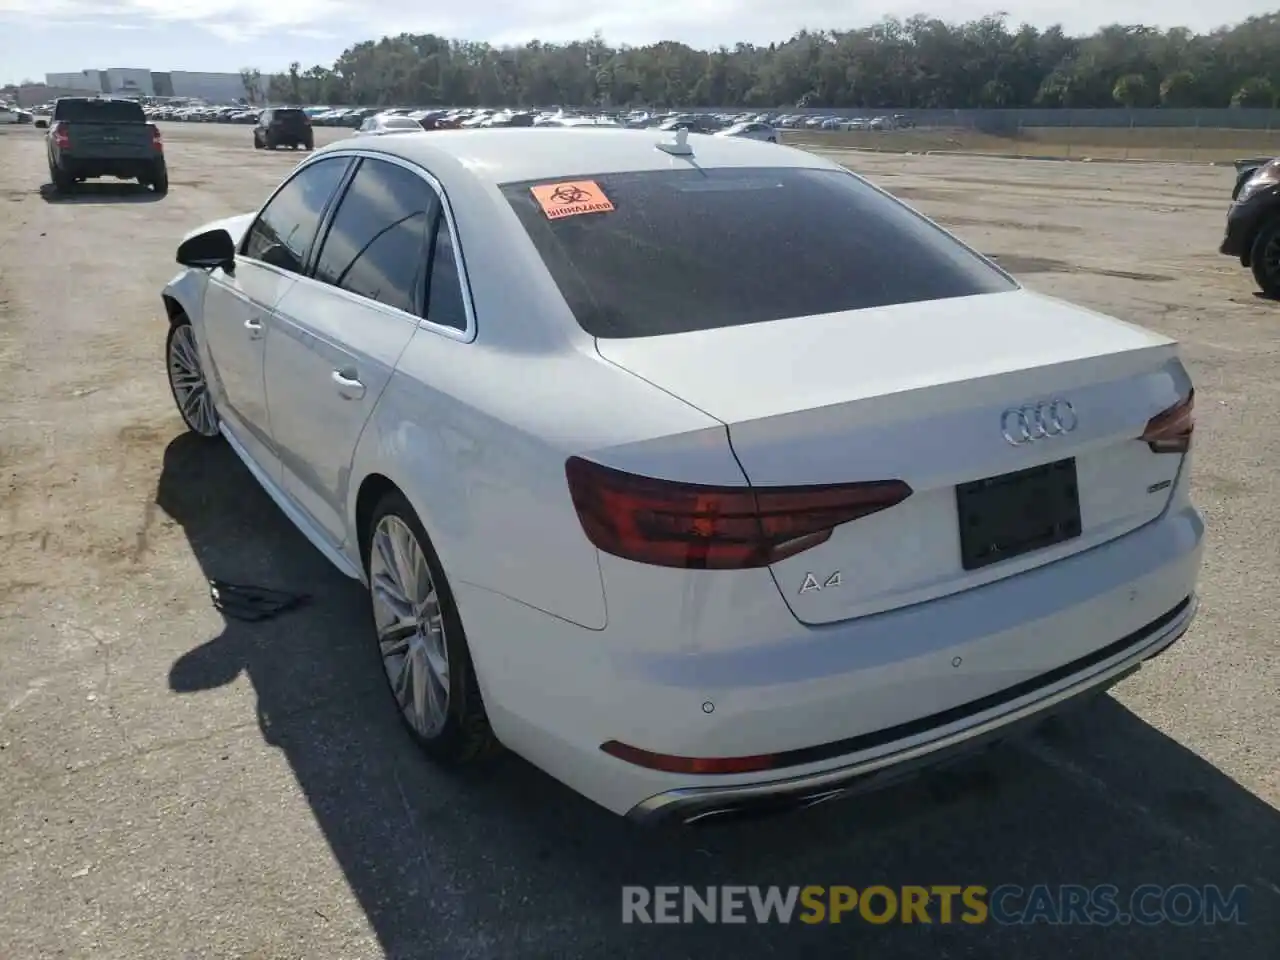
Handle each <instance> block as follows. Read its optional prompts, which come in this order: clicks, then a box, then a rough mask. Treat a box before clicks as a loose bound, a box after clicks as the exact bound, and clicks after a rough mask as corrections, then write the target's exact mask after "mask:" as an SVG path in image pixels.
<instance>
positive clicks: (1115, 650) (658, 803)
mask: <svg viewBox="0 0 1280 960" xmlns="http://www.w3.org/2000/svg"><path fill="white" fill-rule="evenodd" d="M1197 606H1198V600H1197V598H1196V597H1195V595H1192V596H1189V597H1187V598H1186V599H1184V600H1183V601H1182V602H1181V603H1179V604H1178V605H1177V606H1176V607H1174V608H1173V609H1172V610H1170V611H1169V612H1168V613H1166V614H1164V615H1162V616H1160V617H1158V618H1157V619H1156V620H1155V621H1153V622H1152V623H1150V624H1148V625H1147V626H1145V627H1143V628H1142V629H1141V630H1138V631H1136V632H1135V633H1133V634H1130V635H1128V636H1126V637H1123V638H1121V639H1120V640H1119V641H1117V642H1116V643H1113V644H1111V645H1109V646H1107V647H1104V648H1102V650H1099V651H1098V652H1097V653H1095V654H1090V655H1089V656H1088V657H1085V658H1082V660H1081V661H1075V662H1073V663H1070V664H1067V665H1066V666H1065V667H1063V668H1061V670H1060V671H1055V674H1049V675H1046V676H1044V677H1040V678H1037V679H1036V680H1034V681H1031V682H1029V683H1028V684H1025V685H1022V686H1028V687H1032V688H1034V689H1031V690H1028V691H1026V692H1025V693H1021V695H1020V692H1019V689H1018V688H1011V689H1010V690H1006V691H1002V692H1001V693H1000V694H997V695H995V696H993V697H991V698H988V699H989V700H1000V701H1003V702H1002V703H1000V704H993V705H985V704H983V703H982V702H979V703H974V704H968V705H966V706H965V707H964V708H962V710H963V711H965V712H969V713H970V714H971V715H972V716H978V717H982V718H983V719H980V720H977V721H975V722H973V723H972V724H971V725H969V726H965V727H961V728H960V729H954V728H953V729H951V731H950V732H949V733H946V734H943V735H940V736H938V737H936V738H934V739H926V740H924V741H923V742H917V743H915V744H914V745H913V746H910V747H905V748H903V749H900V750H896V751H892V752H889V753H884V754H880V755H879V756H876V757H874V758H872V759H869V760H865V761H862V762H858V763H852V764H849V765H848V766H842V767H839V768H837V769H834V770H824V771H821V772H818V773H811V774H808V775H806V776H799V777H791V778H787V779H780V780H770V781H766V782H763V783H750V784H740V785H735V786H725V787H716V786H703V787H685V788H677V789H674V790H668V791H666V792H664V793H660V794H656V795H655V796H652V797H649V798H648V799H646V800H644V801H642V802H641V803H638V804H636V805H635V806H634V807H632V808H631V809H630V810H629V811H628V812H627V817H628V819H631V820H633V821H636V822H639V823H646V824H656V823H664V822H679V823H685V824H689V823H696V822H699V821H704V820H708V819H711V818H718V817H725V816H732V815H734V814H737V813H742V812H747V811H752V810H760V809H799V808H804V807H810V806H814V805H816V804H819V803H825V802H827V801H829V800H836V799H840V798H843V797H848V796H853V795H856V794H858V793H864V792H867V791H870V790H876V789H881V788H883V787H885V786H888V785H890V784H892V783H895V782H898V781H901V780H903V779H905V778H908V777H911V776H913V775H916V774H918V773H920V772H922V771H924V770H928V769H931V768H934V767H937V766H941V765H944V764H946V763H948V762H951V761H954V760H958V759H961V758H963V757H965V756H968V755H970V754H972V753H973V752H975V751H977V750H979V749H982V748H984V747H986V746H989V745H990V744H992V743H993V742H997V741H999V740H1003V739H1005V738H1007V737H1009V736H1011V735H1015V734H1016V733H1018V732H1021V730H1022V729H1023V728H1025V727H1028V726H1030V725H1032V724H1035V723H1039V722H1041V721H1042V720H1043V719H1044V718H1045V717H1046V716H1048V715H1049V714H1051V713H1053V712H1055V711H1056V710H1058V709H1061V708H1063V707H1065V706H1067V705H1069V704H1071V703H1072V702H1073V701H1075V700H1077V699H1078V698H1080V697H1084V696H1088V695H1090V694H1095V693H1101V692H1103V691H1105V690H1106V689H1108V688H1109V687H1111V686H1114V685H1115V684H1117V683H1119V682H1120V681H1121V680H1123V679H1124V678H1125V677H1127V676H1129V675H1130V674H1132V673H1134V672H1135V671H1136V670H1138V668H1139V667H1140V666H1141V665H1142V664H1143V662H1144V661H1147V660H1150V659H1152V658H1154V657H1157V656H1159V655H1160V654H1161V653H1163V652H1164V651H1165V650H1167V649H1168V648H1169V647H1170V646H1172V645H1173V644H1174V642H1176V641H1177V640H1178V639H1179V638H1180V637H1181V636H1182V635H1183V634H1184V633H1186V631H1187V628H1188V627H1189V626H1190V625H1191V621H1192V620H1193V619H1194V617H1195V613H1196V608H1197ZM1059 673H1060V674H1064V675H1065V676H1057V674H1059ZM954 712H958V711H947V712H946V713H944V714H939V715H936V716H931V717H925V718H922V720H921V721H919V722H917V723H913V724H909V725H904V726H909V727H917V726H918V725H921V724H927V725H929V726H930V727H933V728H946V727H952V725H953V723H954V719H953V718H949V717H948V714H951V713H954ZM918 734H919V731H918V730H904V731H902V732H901V735H900V739H907V738H909V737H912V736H913V735H917V736H918ZM884 736H887V737H891V738H894V739H898V738H899V735H898V734H897V733H896V732H895V730H892V729H891V730H886V731H882V732H881V734H880V735H875V737H874V738H875V739H881V738H882V737H884ZM858 739H872V738H858ZM850 746H851V747H852V749H851V750H850V751H849V752H851V753H853V752H857V751H858V750H859V749H861V750H866V749H869V748H873V747H874V746H877V744H874V743H871V744H867V745H862V746H859V745H857V744H851V745H850Z"/></svg>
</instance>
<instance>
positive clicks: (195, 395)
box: [164, 316, 221, 440]
mask: <svg viewBox="0 0 1280 960" xmlns="http://www.w3.org/2000/svg"><path fill="white" fill-rule="evenodd" d="M164 355H165V366H166V367H168V370H169V390H170V391H171V392H172V393H173V402H174V403H176V404H177V405H178V413H179V414H180V415H181V416H182V422H183V423H185V424H186V425H187V429H188V430H190V431H191V432H192V433H194V434H196V435H197V436H200V437H204V438H205V439H206V440H214V439H217V438H218V437H219V436H221V434H220V433H219V432H218V411H217V410H216V409H214V406H213V396H212V395H211V394H210V393H209V382H208V380H206V379H205V375H204V367H203V365H202V364H201V363H200V351H199V349H198V348H197V345H196V332H195V329H194V328H193V327H192V326H191V321H190V320H188V319H187V318H186V317H185V316H184V317H179V318H178V320H177V321H176V322H175V323H172V324H170V326H169V336H168V338H167V339H166V340H165V345H164Z"/></svg>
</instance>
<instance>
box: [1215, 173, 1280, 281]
mask: <svg viewBox="0 0 1280 960" xmlns="http://www.w3.org/2000/svg"><path fill="white" fill-rule="evenodd" d="M1236 171H1237V176H1236V188H1235V190H1234V191H1232V194H1231V207H1230V208H1229V209H1228V211H1227V228H1226V230H1225V231H1224V232H1223V235H1222V245H1221V246H1220V247H1219V248H1218V252H1219V253H1223V254H1226V255H1227V256H1229V257H1238V258H1239V259H1240V263H1241V265H1242V266H1246V267H1249V268H1251V269H1252V270H1253V278H1254V280H1256V281H1257V283H1258V286H1259V288H1261V290H1262V292H1263V293H1265V294H1266V295H1267V296H1268V297H1272V298H1273V299H1280V158H1278V159H1275V160H1270V161H1268V160H1265V159H1258V160H1237V161H1236Z"/></svg>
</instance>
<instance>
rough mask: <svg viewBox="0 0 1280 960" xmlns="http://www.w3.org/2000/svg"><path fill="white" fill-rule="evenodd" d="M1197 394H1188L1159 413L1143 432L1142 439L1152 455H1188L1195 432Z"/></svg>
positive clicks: (1192, 392)
mask: <svg viewBox="0 0 1280 960" xmlns="http://www.w3.org/2000/svg"><path fill="white" fill-rule="evenodd" d="M1195 408H1196V392H1195V390H1194V389H1192V391H1191V392H1190V393H1188V394H1187V398H1186V399H1185V400H1179V401H1178V402H1177V403H1175V404H1174V405H1173V406H1172V407H1170V408H1169V409H1168V410H1165V411H1164V412H1163V413H1157V414H1156V415H1155V416H1154V417H1152V418H1151V420H1150V421H1149V422H1148V423H1147V428H1146V429H1145V430H1143V431H1142V439H1143V440H1145V441H1146V443H1147V446H1148V447H1150V448H1151V452H1152V453H1186V452H1187V451H1188V450H1189V449H1191V434H1192V432H1193V431H1194V430H1195V426H1196V418H1195Z"/></svg>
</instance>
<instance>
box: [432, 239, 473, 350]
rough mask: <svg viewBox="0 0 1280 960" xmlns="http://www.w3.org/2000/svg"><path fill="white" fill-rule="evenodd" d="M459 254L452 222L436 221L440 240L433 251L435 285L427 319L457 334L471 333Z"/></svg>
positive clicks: (436, 241)
mask: <svg viewBox="0 0 1280 960" xmlns="http://www.w3.org/2000/svg"><path fill="white" fill-rule="evenodd" d="M465 296H466V293H465V292H464V291H463V289H462V275H461V272H460V270H459V263H458V252H457V251H456V250H455V249H454V245H453V235H452V234H451V233H450V232H449V221H448V220H446V219H445V218H444V216H443V214H442V215H441V216H439V217H437V218H436V236H435V242H434V244H433V245H432V250H431V285H430V287H429V288H428V290H427V319H428V320H430V321H431V322H432V323H438V324H440V325H441V326H444V327H453V328H454V329H455V330H465V329H467V308H466V306H465V305H464V303H465V301H464V300H463V297H465Z"/></svg>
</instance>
